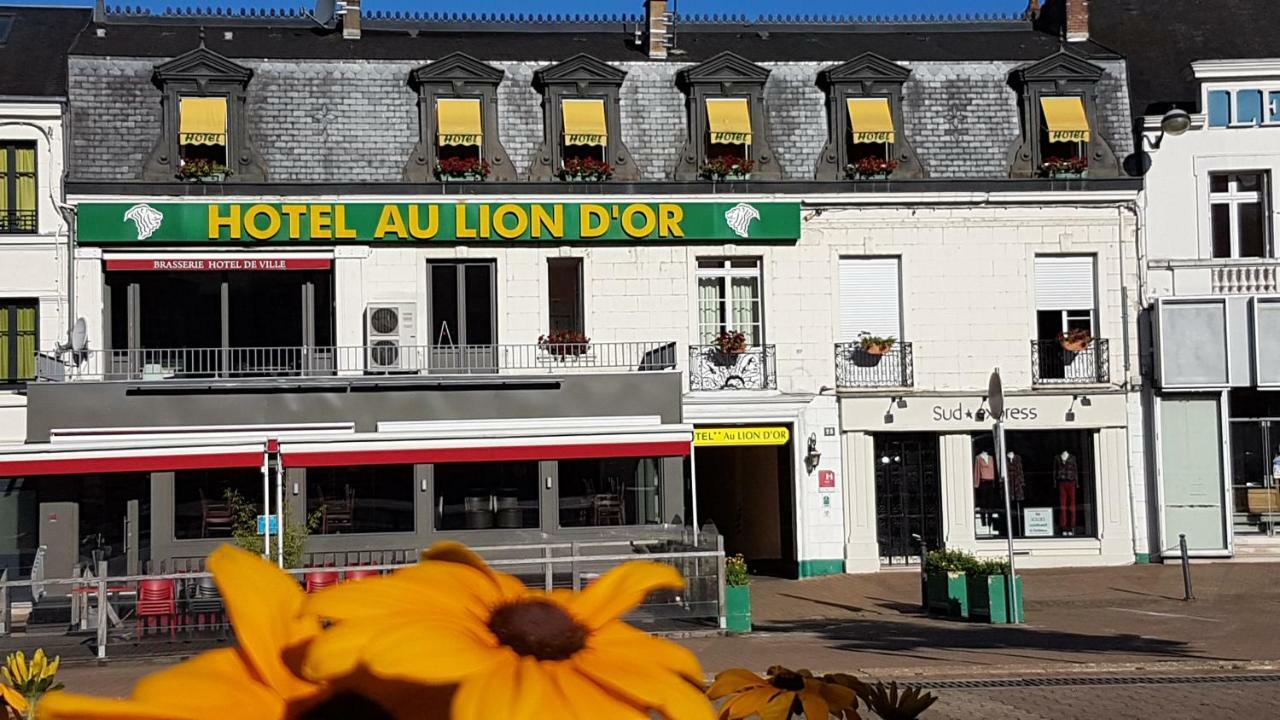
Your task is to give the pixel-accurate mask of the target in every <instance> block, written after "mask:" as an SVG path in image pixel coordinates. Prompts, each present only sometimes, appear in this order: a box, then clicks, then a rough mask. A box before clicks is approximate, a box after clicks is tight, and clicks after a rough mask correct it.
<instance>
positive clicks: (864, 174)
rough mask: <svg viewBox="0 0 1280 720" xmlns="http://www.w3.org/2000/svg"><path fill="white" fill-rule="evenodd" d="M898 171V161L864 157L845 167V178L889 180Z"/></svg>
mask: <svg viewBox="0 0 1280 720" xmlns="http://www.w3.org/2000/svg"><path fill="white" fill-rule="evenodd" d="M897 169H898V161H897V160H886V159H884V158H881V157H864V158H861V159H859V160H858V161H857V162H854V163H849V164H848V165H845V166H844V176H845V178H846V179H849V180H888V179H889V176H890V175H892V174H893V171H894V170H897Z"/></svg>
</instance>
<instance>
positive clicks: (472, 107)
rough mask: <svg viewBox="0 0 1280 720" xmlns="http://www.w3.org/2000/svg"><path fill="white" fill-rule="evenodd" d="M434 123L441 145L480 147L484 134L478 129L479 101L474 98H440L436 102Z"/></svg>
mask: <svg viewBox="0 0 1280 720" xmlns="http://www.w3.org/2000/svg"><path fill="white" fill-rule="evenodd" d="M436 121H437V122H438V123H439V135H440V144H441V145H475V146H476V147H479V146H480V139H481V138H482V137H484V133H483V132H481V129H480V127H481V126H480V100H479V99H476V98H440V99H439V100H436Z"/></svg>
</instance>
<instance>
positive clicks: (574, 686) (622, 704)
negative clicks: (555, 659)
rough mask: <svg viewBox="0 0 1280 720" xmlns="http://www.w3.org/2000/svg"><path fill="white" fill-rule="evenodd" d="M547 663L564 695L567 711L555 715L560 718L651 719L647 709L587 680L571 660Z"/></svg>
mask: <svg viewBox="0 0 1280 720" xmlns="http://www.w3.org/2000/svg"><path fill="white" fill-rule="evenodd" d="M547 667H548V672H549V673H550V674H551V677H552V679H553V681H554V682H555V685H556V688H557V689H558V690H559V693H560V695H562V696H563V698H564V702H563V705H564V708H565V710H564V714H563V715H557V716H555V717H556V718H557V720H595V718H609V720H648V718H649V714H648V713H647V712H644V711H642V710H640V709H639V708H637V707H635V706H634V705H631V704H629V703H627V702H626V701H625V700H623V699H621V698H619V697H618V696H617V695H614V694H613V693H610V692H609V691H607V690H605V689H604V688H602V687H600V686H599V685H597V684H595V683H594V682H592V681H590V680H588V679H587V678H586V677H584V676H583V675H582V674H581V673H579V672H578V671H577V670H576V669H575V668H574V667H573V665H572V663H565V662H561V663H548V664H547ZM548 717H550V715H548Z"/></svg>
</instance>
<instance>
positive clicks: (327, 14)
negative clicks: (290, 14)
mask: <svg viewBox="0 0 1280 720" xmlns="http://www.w3.org/2000/svg"><path fill="white" fill-rule="evenodd" d="M346 9H347V4H346V3H340V2H338V1H337V0H316V9H315V12H313V13H308V15H307V17H310V18H311V19H312V20H313V21H315V23H316V24H317V25H319V26H321V27H326V28H327V27H329V25H330V23H332V22H333V20H334V18H335V17H337V16H338V15H340V14H342V13H344V12H346Z"/></svg>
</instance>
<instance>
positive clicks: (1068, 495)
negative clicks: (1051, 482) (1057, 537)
mask: <svg viewBox="0 0 1280 720" xmlns="http://www.w3.org/2000/svg"><path fill="white" fill-rule="evenodd" d="M1068 513H1070V514H1068ZM1076 520H1077V516H1076V484H1075V483H1073V482H1060V483H1058V527H1059V529H1062V530H1075V529H1076Z"/></svg>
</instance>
